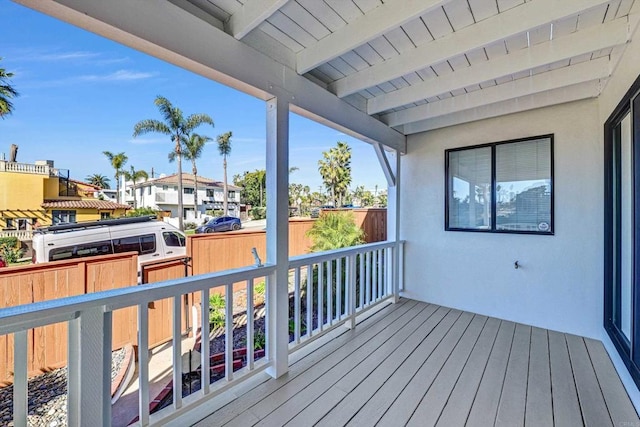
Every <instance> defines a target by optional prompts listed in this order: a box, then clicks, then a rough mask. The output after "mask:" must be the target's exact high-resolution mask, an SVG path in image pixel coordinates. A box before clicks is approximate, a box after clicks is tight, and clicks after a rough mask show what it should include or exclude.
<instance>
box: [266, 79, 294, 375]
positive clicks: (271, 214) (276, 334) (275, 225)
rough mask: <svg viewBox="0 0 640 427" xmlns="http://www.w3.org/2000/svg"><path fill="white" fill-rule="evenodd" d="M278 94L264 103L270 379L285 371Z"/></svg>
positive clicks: (282, 143)
mask: <svg viewBox="0 0 640 427" xmlns="http://www.w3.org/2000/svg"><path fill="white" fill-rule="evenodd" d="M271 89H272V90H274V92H277V91H278V88H275V87H272V88H271ZM281 92H284V91H281ZM278 95H279V96H277V97H275V98H271V99H270V100H268V101H267V192H268V194H269V199H268V200H267V263H269V264H273V265H275V266H276V270H275V272H274V273H273V274H271V275H270V276H269V280H267V286H268V290H267V296H268V300H267V310H268V311H267V341H268V354H269V360H270V362H271V366H270V367H269V368H268V370H267V372H268V373H269V375H271V376H272V377H274V378H278V377H280V376H282V375H284V374H285V373H286V372H287V371H288V369H289V298H288V294H289V289H288V273H289V103H288V100H287V96H286V93H283V94H281V95H282V96H280V94H278Z"/></svg>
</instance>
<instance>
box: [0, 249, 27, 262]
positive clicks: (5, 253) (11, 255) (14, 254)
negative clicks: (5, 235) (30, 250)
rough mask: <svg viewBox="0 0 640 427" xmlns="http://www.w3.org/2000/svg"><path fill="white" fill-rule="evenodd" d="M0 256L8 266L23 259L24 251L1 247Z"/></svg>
mask: <svg viewBox="0 0 640 427" xmlns="http://www.w3.org/2000/svg"><path fill="white" fill-rule="evenodd" d="M0 254H1V255H2V259H4V260H5V262H6V263H7V264H14V263H16V262H18V260H19V259H20V258H21V257H22V249H18V248H15V247H11V246H7V245H5V246H0Z"/></svg>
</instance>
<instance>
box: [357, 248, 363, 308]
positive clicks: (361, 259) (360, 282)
mask: <svg viewBox="0 0 640 427" xmlns="http://www.w3.org/2000/svg"><path fill="white" fill-rule="evenodd" d="M364 259H365V254H364V253H360V254H359V255H358V261H359V264H360V277H359V280H358V282H359V283H358V285H359V286H360V310H362V309H363V308H364V294H365V290H364V288H365V273H364V270H365V269H364Z"/></svg>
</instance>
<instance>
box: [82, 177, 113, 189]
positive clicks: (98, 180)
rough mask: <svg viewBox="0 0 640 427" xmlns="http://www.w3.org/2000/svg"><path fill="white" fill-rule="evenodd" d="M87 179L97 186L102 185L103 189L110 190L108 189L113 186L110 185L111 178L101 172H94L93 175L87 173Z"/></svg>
mask: <svg viewBox="0 0 640 427" xmlns="http://www.w3.org/2000/svg"><path fill="white" fill-rule="evenodd" d="M85 180H86V181H87V182H88V183H89V184H91V185H95V186H96V187H100V188H102V189H103V190H108V189H110V188H111V186H110V185H109V182H111V180H110V179H109V178H107V177H106V176H104V175H101V174H99V173H94V174H93V175H87V177H86V178H85Z"/></svg>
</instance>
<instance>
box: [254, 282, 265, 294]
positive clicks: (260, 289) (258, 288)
mask: <svg viewBox="0 0 640 427" xmlns="http://www.w3.org/2000/svg"><path fill="white" fill-rule="evenodd" d="M266 291H267V285H266V283H265V282H260V283H258V284H257V285H255V286H254V288H253V294H254V295H265V293H266Z"/></svg>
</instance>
